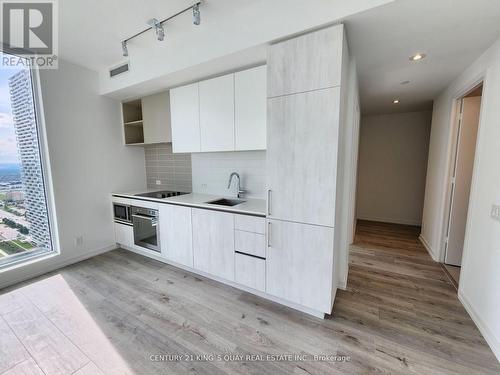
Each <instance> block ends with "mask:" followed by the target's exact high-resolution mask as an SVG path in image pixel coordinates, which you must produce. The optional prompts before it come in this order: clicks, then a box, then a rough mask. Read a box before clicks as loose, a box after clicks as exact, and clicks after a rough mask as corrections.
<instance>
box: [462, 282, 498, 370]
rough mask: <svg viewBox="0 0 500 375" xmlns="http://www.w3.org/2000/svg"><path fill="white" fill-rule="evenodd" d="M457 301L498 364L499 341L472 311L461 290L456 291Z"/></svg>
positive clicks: (475, 312)
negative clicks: (465, 311)
mask: <svg viewBox="0 0 500 375" xmlns="http://www.w3.org/2000/svg"><path fill="white" fill-rule="evenodd" d="M458 299H459V300H460V302H462V305H463V306H464V307H465V310H467V312H468V313H469V315H470V317H471V318H472V320H473V321H474V323H475V324H476V326H477V328H478V329H479V331H480V332H481V334H482V335H483V337H484V339H485V340H486V342H487V343H488V345H489V346H490V348H491V350H492V352H493V354H495V357H497V361H498V362H500V339H499V338H498V337H496V336H495V334H494V333H493V332H492V331H491V330H490V329H489V328H488V326H487V325H486V323H485V322H484V321H483V319H481V317H480V316H479V314H478V313H477V311H476V310H474V308H473V307H472V305H471V304H470V302H469V300H468V299H467V297H466V296H465V295H464V294H463V292H462V291H461V290H459V291H458Z"/></svg>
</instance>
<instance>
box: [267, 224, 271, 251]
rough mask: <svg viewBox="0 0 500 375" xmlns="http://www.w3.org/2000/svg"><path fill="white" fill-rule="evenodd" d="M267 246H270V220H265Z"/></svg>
mask: <svg viewBox="0 0 500 375" xmlns="http://www.w3.org/2000/svg"><path fill="white" fill-rule="evenodd" d="M267 247H271V222H270V221H268V222H267Z"/></svg>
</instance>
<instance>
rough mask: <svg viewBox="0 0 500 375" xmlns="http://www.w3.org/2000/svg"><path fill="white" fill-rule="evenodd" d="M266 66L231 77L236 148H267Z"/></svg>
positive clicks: (238, 149)
mask: <svg viewBox="0 0 500 375" xmlns="http://www.w3.org/2000/svg"><path fill="white" fill-rule="evenodd" d="M266 87H267V74H266V66H265V65H263V66H259V67H257V68H253V69H249V70H244V71H242V72H238V73H235V75H234V96H235V97H234V107H235V113H234V115H235V129H234V131H235V149H236V150H237V151H240V150H265V149H266V122H267V119H266V115H267V95H266Z"/></svg>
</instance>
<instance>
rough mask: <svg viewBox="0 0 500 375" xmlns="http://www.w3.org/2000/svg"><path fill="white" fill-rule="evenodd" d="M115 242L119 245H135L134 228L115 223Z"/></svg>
mask: <svg viewBox="0 0 500 375" xmlns="http://www.w3.org/2000/svg"><path fill="white" fill-rule="evenodd" d="M115 242H116V243H117V244H119V245H124V246H133V245H134V228H132V226H131V225H125V224H120V223H115Z"/></svg>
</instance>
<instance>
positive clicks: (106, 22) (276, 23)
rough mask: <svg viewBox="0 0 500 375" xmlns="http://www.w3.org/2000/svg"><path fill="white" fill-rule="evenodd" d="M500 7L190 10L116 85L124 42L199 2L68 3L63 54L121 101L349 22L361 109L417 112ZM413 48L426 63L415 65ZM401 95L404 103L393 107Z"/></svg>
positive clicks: (254, 5)
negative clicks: (195, 20) (195, 13)
mask: <svg viewBox="0 0 500 375" xmlns="http://www.w3.org/2000/svg"><path fill="white" fill-rule="evenodd" d="M499 1H500V0H474V1H472V0H396V1H394V2H390V0H356V1H352V0H335V1H333V0H205V1H204V3H203V5H202V8H201V9H202V25H201V26H200V27H195V26H193V25H192V24H191V22H190V15H188V14H186V15H183V16H181V17H179V18H178V19H176V20H173V21H172V22H169V23H168V24H167V25H166V29H167V37H166V39H165V42H161V43H159V42H156V41H155V40H154V37H153V36H152V35H144V36H143V37H140V38H137V40H134V41H133V42H131V44H130V48H129V50H130V64H131V72H130V73H127V76H125V75H124V77H119V78H118V79H114V80H113V81H111V80H109V79H107V68H109V67H110V66H112V65H114V64H116V63H118V62H120V61H123V58H122V57H121V47H120V41H121V40H123V39H124V38H126V37H128V36H130V35H132V34H134V33H136V32H137V31H139V30H142V29H143V28H144V27H145V22H146V20H148V19H149V18H152V17H156V18H159V19H162V18H164V17H167V16H168V15H171V14H173V13H175V12H177V11H179V10H180V9H183V8H185V7H187V6H189V5H191V4H192V3H193V0H169V1H165V0H142V1H138V0H105V1H103V0H86V1H82V0H63V1H59V4H60V17H59V18H60V34H59V35H60V55H61V57H62V58H63V59H66V60H69V61H71V62H74V63H77V64H79V65H82V66H85V67H88V68H91V69H94V70H98V71H100V72H101V92H103V93H106V94H108V95H111V96H114V97H116V98H118V99H123V98H126V97H133V96H139V95H144V94H146V93H148V92H153V91H158V90H160V89H164V88H166V87H172V86H175V85H178V84H181V83H184V82H188V81H192V80H195V79H199V78H201V77H204V76H209V75H214V74H219V73H222V72H224V71H228V70H231V69H235V68H237V67H243V66H245V65H254V64H256V63H258V62H262V61H263V59H265V47H266V44H267V43H269V42H270V41H272V40H276V39H279V38H283V37H285V36H286V35H290V34H294V33H299V32H302V31H304V30H308V29H311V28H315V27H319V26H321V25H325V24H329V23H333V22H335V21H338V20H339V19H343V21H344V22H345V24H346V26H347V36H348V40H349V46H350V50H351V54H352V55H354V56H355V58H356V61H357V64H358V74H359V79H360V89H361V105H362V111H363V113H364V114H377V113H391V112H404V111H414V110H420V109H430V108H431V106H432V99H434V98H435V97H436V95H437V94H438V93H439V92H440V91H441V90H443V89H444V88H445V87H446V86H447V85H448V84H449V83H450V82H451V81H452V80H453V79H454V78H455V77H456V76H457V75H458V74H460V72H462V71H463V70H464V69H465V68H466V67H467V66H468V65H470V64H471V63H472V61H474V60H475V59H476V58H477V57H479V55H480V54H481V53H482V52H483V51H485V50H486V49H487V48H488V47H489V46H490V45H491V44H492V43H493V42H494V41H495V40H496V39H497V38H498V37H499V36H500V6H499ZM384 3H388V4H386V5H382V6H378V5H381V4H384ZM377 6H378V7H377ZM370 8H372V9H370ZM366 9H369V10H367V11H365V12H363V13H359V12H361V11H363V10H366ZM350 15H352V16H350ZM415 52H425V53H426V54H427V58H426V59H425V60H423V61H420V62H418V63H411V62H410V61H409V60H408V57H409V56H410V55H412V54H414V53H415ZM134 69H135V71H134ZM406 80H409V81H411V82H410V84H407V85H401V84H400V82H401V81H406ZM103 82H104V85H103ZM396 97H397V98H399V99H400V101H401V103H400V104H399V105H393V104H392V100H393V99H394V98H396Z"/></svg>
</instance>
